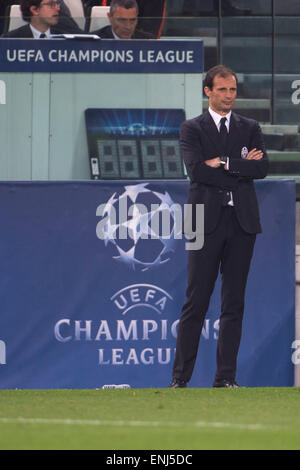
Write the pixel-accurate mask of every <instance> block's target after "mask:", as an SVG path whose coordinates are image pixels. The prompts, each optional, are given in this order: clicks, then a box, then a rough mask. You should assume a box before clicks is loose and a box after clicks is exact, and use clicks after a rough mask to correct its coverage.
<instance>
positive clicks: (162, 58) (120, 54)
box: [0, 38, 203, 74]
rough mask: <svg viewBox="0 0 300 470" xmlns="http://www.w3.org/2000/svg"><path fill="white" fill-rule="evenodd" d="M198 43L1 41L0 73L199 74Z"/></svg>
mask: <svg viewBox="0 0 300 470" xmlns="http://www.w3.org/2000/svg"><path fill="white" fill-rule="evenodd" d="M202 71H203V43H202V41H200V40H198V41H197V40H193V41H192V40H187V41H179V40H174V41H168V40H160V41H158V40H130V41H129V40H127V41H124V40H121V41H115V40H101V39H98V40H91V41H87V40H85V41H84V40H66V39H49V40H47V39H42V40H37V39H22V40H20V39H4V38H3V39H1V41H0V72H48V73H55V72H60V73H62V72H68V73H75V72H81V73H185V74H187V73H202Z"/></svg>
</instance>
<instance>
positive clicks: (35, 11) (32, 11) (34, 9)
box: [29, 5, 39, 16]
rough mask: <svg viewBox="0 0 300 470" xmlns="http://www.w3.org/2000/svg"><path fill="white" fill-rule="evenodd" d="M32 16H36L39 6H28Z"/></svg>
mask: <svg viewBox="0 0 300 470" xmlns="http://www.w3.org/2000/svg"><path fill="white" fill-rule="evenodd" d="M29 10H30V12H31V14H32V16H38V14H39V7H36V6H34V5H32V6H31V7H30V8H29Z"/></svg>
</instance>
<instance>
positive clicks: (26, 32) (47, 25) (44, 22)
mask: <svg viewBox="0 0 300 470" xmlns="http://www.w3.org/2000/svg"><path fill="white" fill-rule="evenodd" d="M20 9H21V12H22V17H23V20H24V21H26V22H28V24H27V25H24V26H21V27H20V28H17V29H14V30H12V31H9V32H7V33H5V34H3V35H2V36H1V37H4V38H35V39H39V38H40V37H42V38H44V37H46V38H51V36H52V34H62V33H73V34H82V33H83V31H81V30H80V28H79V27H78V26H77V24H76V23H75V21H74V20H73V18H71V16H70V10H69V9H68V7H67V6H66V5H65V4H64V3H63V1H62V0H21V2H20Z"/></svg>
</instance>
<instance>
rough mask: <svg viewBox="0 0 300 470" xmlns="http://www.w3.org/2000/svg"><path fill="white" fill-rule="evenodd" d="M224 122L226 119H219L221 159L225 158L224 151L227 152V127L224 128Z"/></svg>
mask: <svg viewBox="0 0 300 470" xmlns="http://www.w3.org/2000/svg"><path fill="white" fill-rule="evenodd" d="M226 121H227V118H226V117H223V118H222V119H221V121H220V122H221V126H220V139H221V147H222V152H223V155H222V157H225V156H226V151H227V138H228V132H227V127H226V124H225V123H226Z"/></svg>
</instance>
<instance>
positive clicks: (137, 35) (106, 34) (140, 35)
mask: <svg viewBox="0 0 300 470" xmlns="http://www.w3.org/2000/svg"><path fill="white" fill-rule="evenodd" d="M91 34H97V35H98V36H99V37H100V38H102V39H115V37H114V35H113V32H112V29H111V26H110V25H108V26H104V28H101V29H97V30H96V31H93V32H92V33H91ZM131 39H155V37H154V36H153V34H150V33H145V32H144V31H139V30H138V29H136V30H135V32H134V34H133V36H132V38H131Z"/></svg>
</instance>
